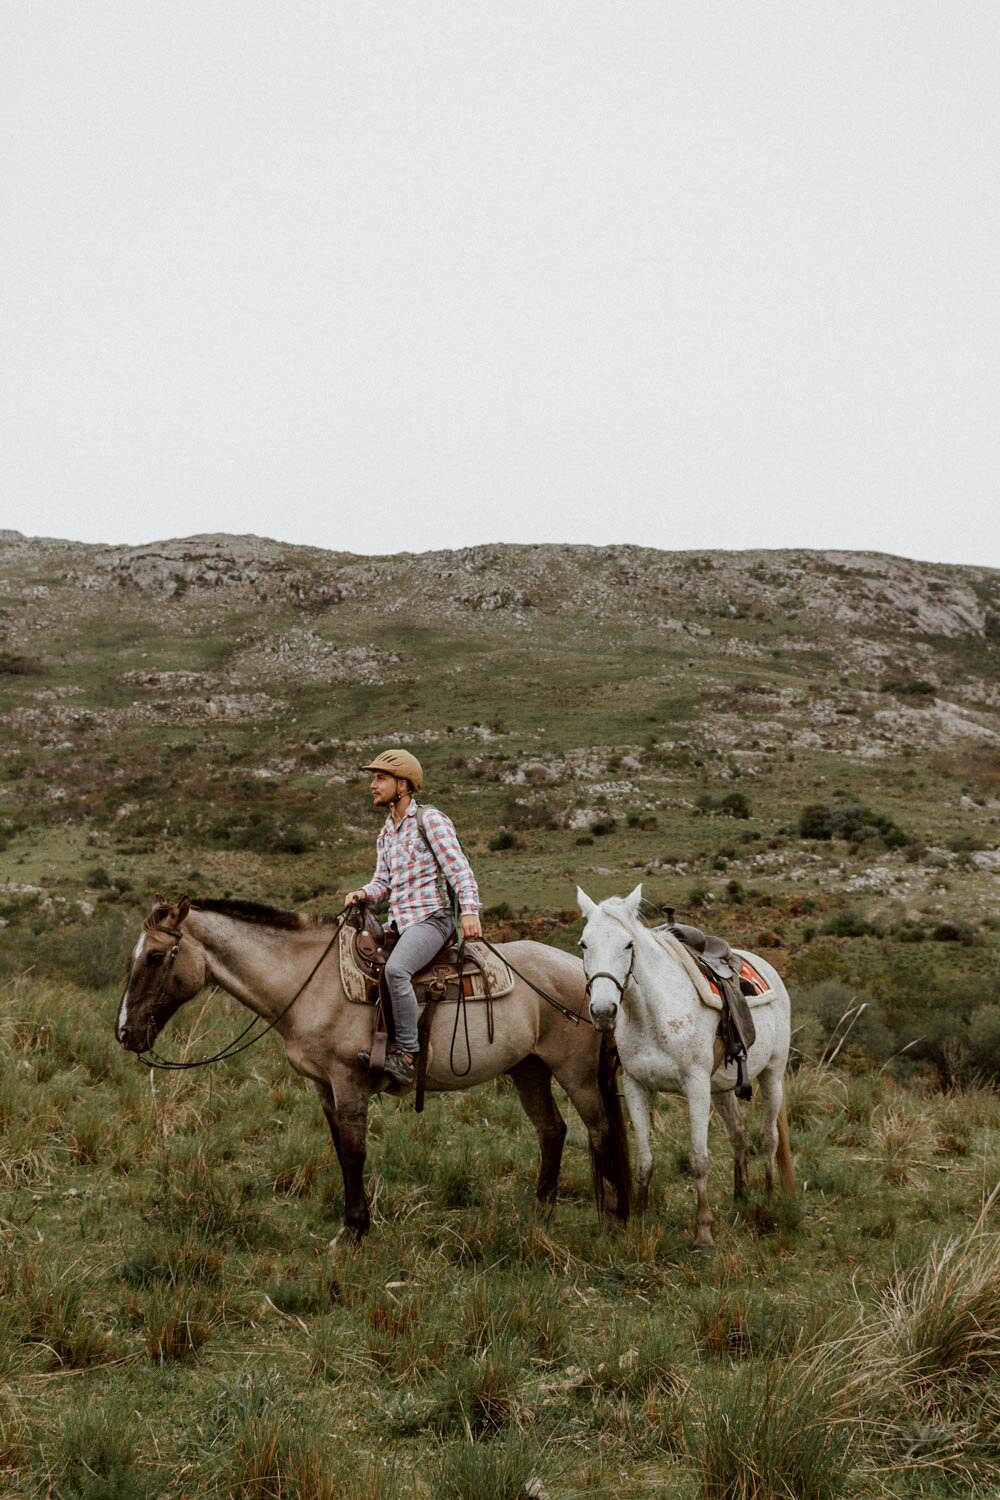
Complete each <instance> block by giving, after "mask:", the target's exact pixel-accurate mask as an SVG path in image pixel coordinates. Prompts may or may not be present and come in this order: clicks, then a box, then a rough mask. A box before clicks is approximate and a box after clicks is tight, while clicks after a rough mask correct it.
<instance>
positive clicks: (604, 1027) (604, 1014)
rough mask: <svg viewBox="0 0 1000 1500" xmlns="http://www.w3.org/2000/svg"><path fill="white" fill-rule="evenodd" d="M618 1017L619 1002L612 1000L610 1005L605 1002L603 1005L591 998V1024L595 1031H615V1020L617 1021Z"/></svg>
mask: <svg viewBox="0 0 1000 1500" xmlns="http://www.w3.org/2000/svg"><path fill="white" fill-rule="evenodd" d="M617 1019H618V1005H617V1002H615V1001H612V1002H611V1004H610V1005H609V1004H607V1002H605V1003H604V1004H603V1005H601V1004H599V1003H595V1002H594V1001H593V1000H591V1002H590V1024H591V1026H593V1028H594V1030H595V1031H614V1029H615V1022H616V1021H617Z"/></svg>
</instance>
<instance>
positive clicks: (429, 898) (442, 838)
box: [346, 750, 483, 1087]
mask: <svg viewBox="0 0 1000 1500" xmlns="http://www.w3.org/2000/svg"><path fill="white" fill-rule="evenodd" d="M362 770H364V771H370V772H371V773H372V780H371V794H372V803H373V805H374V806H375V807H384V808H387V809H388V812H387V814H386V819H385V823H384V824H383V826H382V829H381V832H380V833H379V836H378V842H377V854H376V861H375V873H374V875H373V876H372V878H371V880H369V882H368V884H367V885H363V886H361V887H359V889H358V890H356V891H350V892H349V893H348V895H347V900H346V904H347V905H348V906H355V905H357V904H358V903H359V902H362V901H368V902H371V903H372V905H375V904H376V903H377V902H379V901H383V900H384V899H385V898H386V897H387V896H388V898H389V921H390V925H391V926H392V927H394V928H395V929H396V931H397V932H398V933H399V938H398V940H397V942H396V944H395V946H394V947H393V950H392V952H391V953H390V955H389V958H388V960H387V962H386V966H385V979H386V987H387V989H388V992H389V997H390V1003H391V1005H392V1019H393V1025H394V1029H395V1033H396V1039H395V1041H394V1042H393V1043H392V1044H391V1045H390V1047H389V1049H388V1051H387V1053H386V1059H385V1072H386V1073H387V1074H388V1076H389V1077H390V1078H393V1079H395V1080H396V1082H397V1083H401V1084H402V1085H403V1086H404V1087H406V1086H408V1085H410V1084H412V1083H413V1080H414V1076H415V1064H416V1059H417V1055H418V1053H419V1051H420V1042H419V1038H418V1035H417V1019H418V1007H417V997H416V994H415V993H414V989H413V976H414V974H418V973H419V972H420V970H421V969H424V968H426V967H427V965H428V964H429V963H430V962H431V960H432V959H433V958H434V956H435V955H436V954H437V953H438V952H440V950H441V949H442V948H443V947H444V945H445V943H447V942H449V941H450V940H451V939H452V937H453V936H454V935H455V923H454V917H453V914H452V912H451V910H450V909H449V896H448V889H447V887H448V886H449V885H450V886H451V887H452V889H453V890H454V892H455V896H456V898H457V902H458V909H459V919H460V923H461V936H462V938H463V940H464V939H465V938H477V937H482V934H483V929H482V924H481V923H480V920H479V907H480V901H479V889H478V887H477V885H476V877H475V875H474V874H473V873H472V867H471V865H470V864H469V861H468V859H467V858H466V856H465V852H464V850H463V849H462V845H461V844H460V842H459V839H458V835H457V834H456V832H455V825H454V824H453V823H452V821H451V819H450V818H449V817H446V816H445V814H444V813H443V812H439V811H438V809H437V808H435V807H419V808H418V805H417V801H416V794H417V793H418V792H419V791H420V790H421V789H422V788H423V784H424V773H423V769H422V768H421V765H420V762H419V761H418V760H417V757H416V756H415V755H411V754H410V752H409V751H408V750H384V751H383V752H382V754H381V755H377V756H376V757H375V759H374V760H373V761H372V762H371V764H370V765H367V766H363V767H362ZM360 1060H361V1061H362V1062H364V1063H367V1062H368V1061H369V1056H368V1053H364V1052H363V1053H361V1054H360Z"/></svg>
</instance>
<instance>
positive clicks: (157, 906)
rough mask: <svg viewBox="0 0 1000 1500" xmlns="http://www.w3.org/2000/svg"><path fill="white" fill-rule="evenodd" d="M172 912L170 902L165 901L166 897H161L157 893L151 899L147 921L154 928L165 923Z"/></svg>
mask: <svg viewBox="0 0 1000 1500" xmlns="http://www.w3.org/2000/svg"><path fill="white" fill-rule="evenodd" d="M172 910H173V908H172V907H171V905H170V902H169V901H168V900H167V898H166V896H161V895H160V893H159V892H157V893H156V895H155V896H154V897H153V909H152V911H151V912H150V914H149V917H148V918H147V920H148V921H150V922H152V923H153V926H154V927H156V926H158V925H159V924H160V923H161V922H165V921H166V920H167V918H168V917H169V916H170V913H171V911H172Z"/></svg>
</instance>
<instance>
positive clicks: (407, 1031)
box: [385, 911, 455, 1052]
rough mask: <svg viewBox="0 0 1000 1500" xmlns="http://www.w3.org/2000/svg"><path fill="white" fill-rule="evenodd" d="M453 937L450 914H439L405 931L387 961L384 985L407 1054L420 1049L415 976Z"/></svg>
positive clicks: (406, 928) (397, 1034) (398, 1041)
mask: <svg viewBox="0 0 1000 1500" xmlns="http://www.w3.org/2000/svg"><path fill="white" fill-rule="evenodd" d="M454 936H455V923H454V920H453V918H452V915H451V912H450V911H436V912H435V913H434V915H433V916H432V917H425V919H424V920H423V921H422V922H414V923H413V925H412V927H404V929H403V931H402V932H401V933H400V935H399V941H398V942H397V943H396V946H395V948H393V950H392V952H391V953H390V954H389V957H388V959H387V960H386V965H385V982H386V986H387V988H388V990H389V995H390V998H391V1001H392V1019H393V1021H394V1022H395V1024H396V1042H397V1043H398V1045H399V1046H400V1047H402V1049H403V1051H404V1052H416V1051H418V1049H419V1046H420V1041H419V1038H418V1036H417V1016H418V1007H417V997H416V994H415V993H414V989H413V976H414V974H419V973H420V970H421V969H425V968H426V967H427V965H428V964H429V963H430V961H431V959H432V958H433V957H434V956H435V954H437V953H440V951H441V949H442V948H443V947H444V945H445V943H448V942H451V940H452V939H453V938H454Z"/></svg>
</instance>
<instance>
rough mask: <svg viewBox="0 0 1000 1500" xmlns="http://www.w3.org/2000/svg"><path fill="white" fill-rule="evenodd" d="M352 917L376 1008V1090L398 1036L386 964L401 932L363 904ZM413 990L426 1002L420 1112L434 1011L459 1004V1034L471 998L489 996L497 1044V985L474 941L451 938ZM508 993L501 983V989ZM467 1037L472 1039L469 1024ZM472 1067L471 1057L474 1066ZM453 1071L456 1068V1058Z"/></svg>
mask: <svg viewBox="0 0 1000 1500" xmlns="http://www.w3.org/2000/svg"><path fill="white" fill-rule="evenodd" d="M350 921H351V925H352V926H353V927H354V928H355V932H354V939H353V944H352V955H353V958H354V962H355V963H356V965H357V967H358V969H359V970H360V971H361V973H362V974H363V975H364V976H365V982H366V987H367V990H368V996H369V1002H370V1003H371V1004H372V1005H373V1006H374V1008H375V1017H374V1020H375V1035H374V1037H373V1039H372V1047H371V1054H370V1062H369V1077H370V1080H371V1084H372V1088H373V1089H375V1088H377V1087H378V1086H379V1084H380V1083H381V1081H382V1073H383V1068H384V1066H385V1058H386V1051H387V1049H388V1046H389V1043H390V1042H392V1041H394V1040H395V1025H394V1022H393V1015H392V1005H391V1003H390V1001H389V994H388V989H387V987H386V982H385V966H386V962H387V960H388V958H389V955H390V953H391V952H392V950H393V948H394V947H395V946H396V942H397V940H398V938H399V934H398V933H397V932H395V931H394V930H393V929H392V928H391V927H383V926H382V923H381V922H380V921H379V920H378V918H377V917H376V916H375V914H374V912H372V911H370V910H369V909H368V908H367V907H366V906H365V905H363V904H360V903H359V905H358V906H357V907H356V908H355V911H354V913H353V914H352V916H351V918H350ZM413 988H414V991H415V993H416V996H417V1000H418V1002H419V1003H420V1004H421V1005H422V1006H423V1010H422V1012H421V1015H420V1022H419V1027H418V1035H419V1038H420V1053H419V1056H418V1058H417V1072H416V1097H415V1100H414V1108H415V1110H416V1111H417V1113H418V1114H419V1113H421V1112H422V1110H423V1107H424V1091H425V1087H426V1078H427V1054H428V1050H429V1049H428V1040H429V1037H430V1029H431V1022H432V1020H433V1019H434V1011H435V1010H436V1008H437V1006H438V1005H439V1004H440V1003H441V1001H443V1000H453V1001H455V1002H456V1007H457V1008H456V1014H455V1035H457V1032H458V1022H459V1012H461V1013H463V1014H464V1008H465V1002H466V1000H485V1002H486V1028H487V1035H488V1037H489V1041H490V1044H491V1045H492V1042H493V999H494V985H493V982H492V981H491V978H490V975H489V973H488V972H487V969H486V966H485V965H484V964H483V963H482V962H481V961H480V958H479V955H478V953H477V952H476V950H475V948H474V947H472V946H471V945H470V944H468V943H462V944H458V943H456V942H448V943H445V944H444V945H443V947H442V948H441V950H440V952H438V953H437V954H435V956H434V958H433V959H432V960H431V962H430V963H429V964H428V965H427V966H426V968H424V969H422V970H421V971H420V973H419V974H415V975H414V976H413ZM503 992H504V991H503V989H502V987H501V993H503ZM466 1039H468V1026H467V1025H466ZM454 1045H455V1036H453V1037H452V1052H453V1054H454ZM471 1066H472V1059H471V1056H470V1058H469V1067H471ZM452 1071H453V1072H454V1071H455V1069H454V1057H453V1067H452ZM466 1071H468V1069H466ZM459 1076H461V1075H459Z"/></svg>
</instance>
